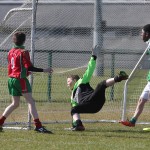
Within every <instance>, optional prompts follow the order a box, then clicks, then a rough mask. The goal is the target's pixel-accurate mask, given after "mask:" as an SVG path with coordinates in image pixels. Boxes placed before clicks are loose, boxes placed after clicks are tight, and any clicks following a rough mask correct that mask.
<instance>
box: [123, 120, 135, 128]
mask: <svg viewBox="0 0 150 150" xmlns="http://www.w3.org/2000/svg"><path fill="white" fill-rule="evenodd" d="M120 123H121V124H123V125H124V126H128V127H135V123H132V122H130V121H129V120H126V121H120Z"/></svg>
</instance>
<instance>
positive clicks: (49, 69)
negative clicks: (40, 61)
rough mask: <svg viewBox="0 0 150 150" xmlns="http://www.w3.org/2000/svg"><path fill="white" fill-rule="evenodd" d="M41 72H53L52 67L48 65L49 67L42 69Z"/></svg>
mask: <svg viewBox="0 0 150 150" xmlns="http://www.w3.org/2000/svg"><path fill="white" fill-rule="evenodd" d="M43 72H45V73H46V72H47V73H52V72H53V69H52V68H51V67H50V68H46V69H43Z"/></svg>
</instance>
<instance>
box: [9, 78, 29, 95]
mask: <svg viewBox="0 0 150 150" xmlns="http://www.w3.org/2000/svg"><path fill="white" fill-rule="evenodd" d="M8 89H9V94H10V95H12V96H22V93H31V92H32V89H31V86H30V83H29V81H28V79H27V78H23V79H17V78H9V79H8Z"/></svg>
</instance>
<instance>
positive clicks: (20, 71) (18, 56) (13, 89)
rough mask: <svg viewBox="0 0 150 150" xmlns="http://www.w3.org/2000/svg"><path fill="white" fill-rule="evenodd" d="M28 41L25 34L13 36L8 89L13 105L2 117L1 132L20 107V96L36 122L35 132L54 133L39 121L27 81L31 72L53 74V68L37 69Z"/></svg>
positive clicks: (0, 119) (9, 56) (9, 57)
mask: <svg viewBox="0 0 150 150" xmlns="http://www.w3.org/2000/svg"><path fill="white" fill-rule="evenodd" d="M25 40H26V35H25V34H24V33H23V32H16V33H15V34H14V35H13V43H14V47H13V48H12V49H11V50H10V51H9V53H8V76H9V79H8V89H9V93H10V95H12V103H11V104H10V105H9V106H8V107H7V108H6V109H5V111H4V112H3V114H2V116H1V117H0V131H2V130H3V128H2V126H3V124H4V121H5V120H6V118H7V117H8V116H9V115H10V114H11V113H12V112H13V111H14V110H15V109H16V108H17V107H18V106H19V103H20V96H24V98H25V99H26V101H27V103H28V106H29V111H30V114H31V116H32V118H33V120H34V124H35V131H37V132H40V133H52V132H51V131H49V130H47V129H46V128H44V127H43V126H42V123H41V121H40V120H39V117H38V113H37V110H36V106H35V101H34V99H33V97H32V90H31V86H30V83H29V81H28V79H27V77H28V75H29V74H30V71H34V72H47V73H52V69H51V68H47V69H42V68H36V67H34V66H33V65H32V63H31V61H30V56H29V52H28V51H26V50H25V49H24V48H25V47H24V46H23V44H24V42H25Z"/></svg>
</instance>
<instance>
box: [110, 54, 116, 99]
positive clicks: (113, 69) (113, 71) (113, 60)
mask: <svg viewBox="0 0 150 150" xmlns="http://www.w3.org/2000/svg"><path fill="white" fill-rule="evenodd" d="M114 75H115V53H112V54H111V77H112V78H113V77H114ZM113 99H114V85H113V86H112V87H111V90H110V100H113Z"/></svg>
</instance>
